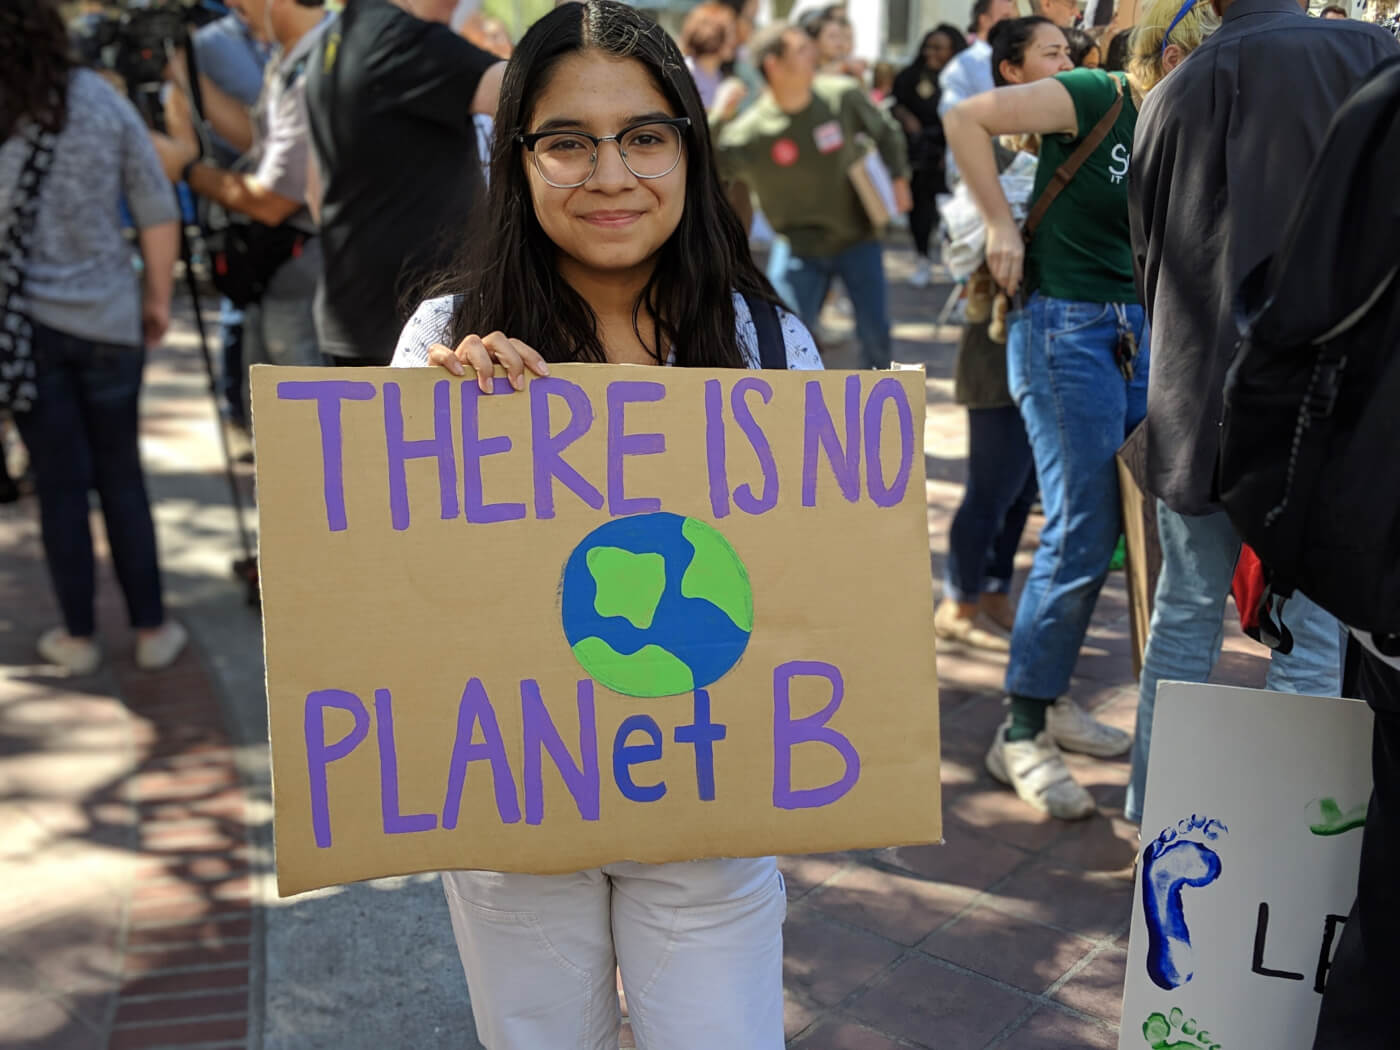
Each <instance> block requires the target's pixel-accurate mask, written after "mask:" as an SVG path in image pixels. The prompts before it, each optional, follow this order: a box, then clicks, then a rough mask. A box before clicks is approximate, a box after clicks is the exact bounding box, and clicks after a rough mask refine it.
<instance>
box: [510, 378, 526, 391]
mask: <svg viewBox="0 0 1400 1050" xmlns="http://www.w3.org/2000/svg"><path fill="white" fill-rule="evenodd" d="M510 385H511V386H513V387H515V389H516V390H524V389H525V377H524V376H523V375H519V376H511V378H510Z"/></svg>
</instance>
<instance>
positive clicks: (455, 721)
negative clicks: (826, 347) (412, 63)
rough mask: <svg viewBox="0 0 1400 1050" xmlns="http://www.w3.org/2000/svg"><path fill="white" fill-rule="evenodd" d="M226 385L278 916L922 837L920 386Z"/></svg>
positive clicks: (933, 752) (704, 377) (652, 381)
mask: <svg viewBox="0 0 1400 1050" xmlns="http://www.w3.org/2000/svg"><path fill="white" fill-rule="evenodd" d="M252 384H253V405H254V412H255V418H256V434H257V481H258V502H259V507H260V516H261V523H262V531H261V537H260V540H261V569H262V576H261V579H262V590H263V623H264V632H265V645H266V656H267V682H268V709H269V726H270V731H271V738H272V758H273V789H274V803H275V832H276V846H277V877H278V888H279V891H280V892H281V893H282V894H283V895H287V894H292V893H297V892H301V891H303V890H308V889H313V888H316V887H320V886H326V885H332V884H335V883H342V882H351V881H355V880H359V879H367V878H373V877H377V876H382V875H391V874H406V873H411V872H419V871H432V870H438V869H444V868H481V869H490V870H500V871H527V872H535V873H551V872H565V871H577V870H581V869H584V868H589V867H596V866H598V865H601V864H604V863H608V862H613V861H620V860H639V861H648V862H661V861H674V860H687V859H695V858H699V857H713V856H758V855H765V854H770V853H805V852H812V851H821V850H834V849H853V848H861V847H875V846H884V845H892V844H896V843H916V842H936V841H939V840H940V838H941V821H940V809H939V805H940V803H939V783H938V750H939V734H938V694H937V680H936V675H935V670H934V645H933V603H932V594H931V588H930V581H929V571H928V538H927V525H926V514H925V497H924V484H923V480H924V447H923V446H924V441H923V434H924V427H923V420H924V403H925V392H924V376H923V372H922V370H917V371H900V372H885V373H881V372H850V373H839V372H825V373H822V372H815V373H814V372H792V373H789V372H771V371H765V372H748V371H740V370H705V369H673V368H664V369H663V368H654V369H644V368H637V367H629V366H604V365H562V366H554V367H552V368H551V375H550V376H549V377H548V378H546V379H535V380H532V381H530V382H529V384H528V386H527V388H526V390H525V391H523V392H521V393H506V391H508V390H509V385H508V383H507V382H506V381H505V380H504V379H501V378H498V379H497V380H496V388H497V390H498V393H497V394H493V395H489V396H488V395H482V394H480V393H479V392H478V390H477V388H476V385H475V383H469V382H464V381H463V380H460V379H456V378H453V377H450V376H448V375H446V374H445V373H444V372H442V371H440V370H437V369H427V368H422V369H364V370H359V369H357V370H354V371H349V370H344V371H334V370H321V369H289V368H272V367H266V366H264V367H259V368H255V369H254V370H253V378H252Z"/></svg>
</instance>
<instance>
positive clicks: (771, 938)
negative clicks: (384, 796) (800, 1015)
mask: <svg viewBox="0 0 1400 1050" xmlns="http://www.w3.org/2000/svg"><path fill="white" fill-rule="evenodd" d="M442 881H443V888H444V890H445V891H446V894H447V905H448V910H449V911H450V912H451V915H452V929H453V933H454V934H455V935H456V938H457V947H458V950H459V951H460V952H461V956H462V965H463V967H464V968H465V969H466V973H467V986H468V988H469V989H470V991H471V1000H472V1012H473V1014H474V1015H475V1017H476V1029H477V1035H478V1037H479V1038H480V1040H481V1042H482V1043H483V1044H484V1045H485V1046H486V1047H487V1048H488V1050H616V1048H617V1043H618V1029H619V1027H620V1025H621V1020H622V1018H621V1012H620V1010H619V1006H618V1000H617V987H616V979H615V972H616V970H618V969H620V970H621V972H622V984H623V988H624V989H625V990H626V993H627V1008H628V1013H629V1015H630V1018H631V1022H632V1031H633V1034H634V1035H635V1037H636V1040H637V1046H638V1047H639V1048H641V1050H718V1048H725V1047H733V1048H739V1047H742V1048H744V1050H782V1047H783V939H782V924H783V919H784V917H785V916H786V914H787V896H786V892H785V890H784V888H783V883H782V876H781V875H779V873H778V870H777V863H776V861H775V860H774V859H773V858H772V857H764V858H759V859H753V860H703V861H693V862H689V863H681V864H637V863H632V862H626V863H621V864H610V865H608V866H606V867H604V868H593V869H591V870H589V871H581V872H575V873H573V874H570V875H515V874H502V873H497V872H482V871H451V872H443V875H442Z"/></svg>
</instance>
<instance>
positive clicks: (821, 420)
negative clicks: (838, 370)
mask: <svg viewBox="0 0 1400 1050" xmlns="http://www.w3.org/2000/svg"><path fill="white" fill-rule="evenodd" d="M818 447H820V448H821V450H823V451H824V452H825V453H826V458H827V462H828V463H830V464H831V472H832V474H833V475H834V476H835V478H836V483H837V485H839V486H840V487H841V495H843V496H845V497H846V502H848V503H855V502H856V501H857V500H859V499H860V376H858V375H853V376H847V377H846V447H845V448H844V449H843V448H842V447H841V439H840V438H839V437H838V436H837V435H836V424H835V423H834V422H832V419H831V412H830V410H829V409H828V408H827V407H826V398H825V397H824V396H823V394H822V384H821V382H820V381H819V380H816V379H813V380H810V381H809V382H808V383H807V400H806V420H805V423H804V427H803V442H802V505H803V506H804V507H815V506H816V505H817V450H818Z"/></svg>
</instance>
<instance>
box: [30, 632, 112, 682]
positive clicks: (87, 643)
mask: <svg viewBox="0 0 1400 1050" xmlns="http://www.w3.org/2000/svg"><path fill="white" fill-rule="evenodd" d="M38 648H39V655H40V656H42V657H43V658H44V659H45V660H47V661H48V662H49V663H51V664H58V666H59V667H62V668H63V669H64V670H66V671H67V672H68V673H69V674H92V672H93V671H96V670H97V668H98V666H99V665H101V663H102V650H101V649H100V648H99V647H98V645H97V643H96V642H94V641H93V640H92V639H91V638H74V637H73V636H72V635H71V634H69V633H68V632H67V631H65V630H64V629H63V628H62V627H50V628H49V629H48V630H47V631H45V632H44V633H43V634H41V635H39V646H38Z"/></svg>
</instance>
